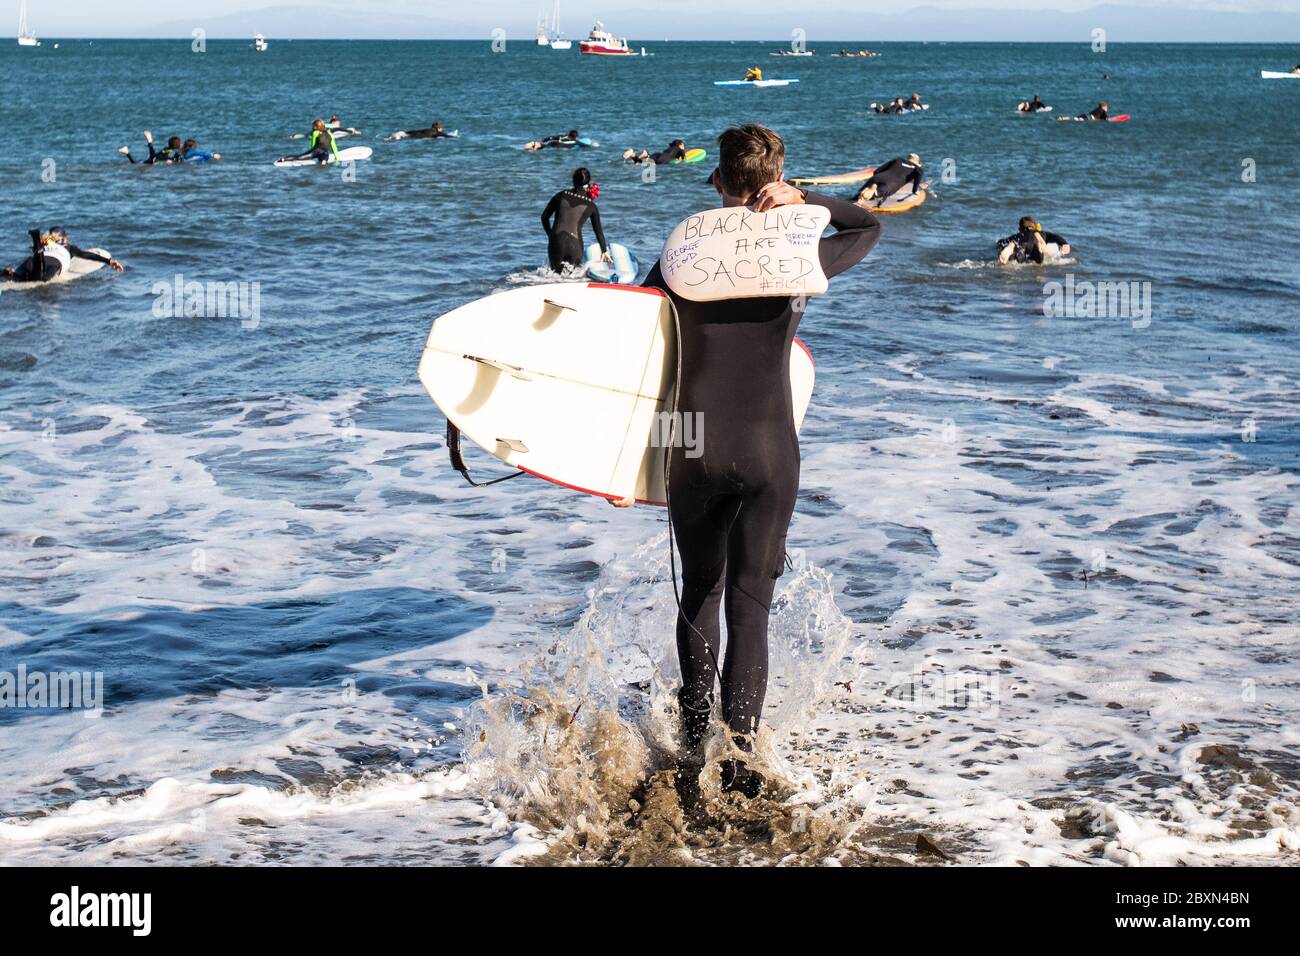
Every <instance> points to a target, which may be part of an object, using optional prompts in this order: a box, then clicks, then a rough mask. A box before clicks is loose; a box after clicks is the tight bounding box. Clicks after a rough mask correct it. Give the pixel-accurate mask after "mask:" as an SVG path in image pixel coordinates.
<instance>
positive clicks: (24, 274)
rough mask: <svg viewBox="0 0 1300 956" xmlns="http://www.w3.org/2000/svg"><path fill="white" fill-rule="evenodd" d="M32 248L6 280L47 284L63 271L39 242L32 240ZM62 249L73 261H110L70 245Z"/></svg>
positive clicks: (61, 265)
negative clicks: (30, 252)
mask: <svg viewBox="0 0 1300 956" xmlns="http://www.w3.org/2000/svg"><path fill="white" fill-rule="evenodd" d="M32 246H33V249H32V254H31V255H30V256H28V257H27V258H26V259H25V260H23V262H22V263H21V264H19V265H18V266H17V267H15V269H14V274H13V275H12V276H8V277H7V278H9V279H10V280H12V281H14V282H49V281H50V280H51V279H53V278H55V277H56V276H57V275H58V274H59V273H60V272H62V271H63V263H61V262H60V261H59V260H58V259H56V258H55V257H54V256H47V255H46V254H45V246H44V245H43V244H41V242H40V241H39V240H34V241H33V243H32ZM63 248H65V249H67V250H68V255H69V256H71V257H72V258H73V259H91V260H93V261H95V262H103V263H105V264H107V263H109V262H111V261H112V260H111V259H109V257H108V256H101V255H100V254H99V253H97V252H88V251H86V250H85V249H78V248H77V247H76V246H74V245H72V244H71V243H68V244H67V245H65V246H64V247H63Z"/></svg>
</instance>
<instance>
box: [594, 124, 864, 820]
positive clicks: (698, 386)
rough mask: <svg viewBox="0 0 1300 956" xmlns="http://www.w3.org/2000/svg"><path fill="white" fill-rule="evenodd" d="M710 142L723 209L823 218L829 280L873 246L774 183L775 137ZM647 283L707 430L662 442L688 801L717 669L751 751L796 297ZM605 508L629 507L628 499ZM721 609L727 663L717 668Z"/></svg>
mask: <svg viewBox="0 0 1300 956" xmlns="http://www.w3.org/2000/svg"><path fill="white" fill-rule="evenodd" d="M718 146H719V148H720V156H719V162H718V168H717V169H716V170H714V173H713V177H712V184H713V186H714V188H715V189H716V190H717V191H718V193H719V194H720V195H721V197H722V204H723V205H724V206H727V207H745V206H747V207H749V210H751V211H752V212H751V213H747V214H748V215H753V214H758V213H765V212H767V211H769V210H774V209H778V208H779V207H793V206H798V205H802V204H805V203H807V204H810V205H812V206H824V207H825V208H826V209H827V210H829V212H830V225H831V227H832V228H833V229H834V230H835V232H833V233H830V234H828V235H826V236H825V237H823V238H822V239H821V240H820V243H819V244H818V246H817V259H818V261H819V262H820V264H821V268H822V271H823V272H824V273H825V275H826V277H827V278H830V277H832V276H835V275H838V274H839V273H841V272H843V271H845V270H846V269H848V268H849V267H851V266H853V265H856V264H857V263H858V262H860V261H861V260H862V259H863V258H864V257H865V256H866V255H867V253H868V252H870V251H871V248H872V247H873V246H874V245H875V244H876V241H877V239H879V238H880V224H879V222H878V221H877V220H876V218H875V217H874V216H873V215H872V214H871V213H870V212H868V211H867V210H865V209H862V208H860V207H858V206H855V205H854V204H853V203H850V202H845V201H844V200H841V199H833V198H831V197H829V196H821V195H815V194H813V193H809V192H807V191H805V190H801V189H797V188H796V187H794V186H791V185H790V184H789V183H785V182H782V181H781V180H782V177H783V176H784V174H785V144H784V143H783V142H782V140H781V137H780V136H778V135H777V134H776V133H775V132H773V131H772V130H770V129H767V128H766V127H763V126H758V125H749V126H742V127H738V128H732V129H728V130H727V131H726V132H724V133H723V134H722V135H721V136H720V137H718ZM738 211H741V212H743V210H738ZM645 284H646V285H647V286H652V287H655V288H658V289H663V290H664V291H665V292H667V294H668V295H669V296H670V297H671V299H672V301H673V304H674V306H675V307H676V310H677V315H678V321H679V324H680V329H681V341H680V363H681V381H680V395H679V398H678V403H677V408H678V411H679V412H680V413H681V415H682V416H683V417H686V416H698V418H697V419H696V420H697V421H700V422H702V423H703V425H704V426H705V427H703V428H702V429H701V430H700V431H699V432H698V434H699V435H700V438H701V440H700V441H699V442H698V443H697V444H696V445H695V447H693V448H692V449H691V451H690V454H687V449H686V448H685V447H683V444H682V443H679V442H674V443H673V444H674V447H672V448H671V449H670V451H669V459H670V461H669V468H668V472H669V473H668V509H669V517H670V520H671V524H672V530H673V533H674V535H675V536H676V540H677V546H678V550H679V551H680V552H681V561H682V592H681V609H680V613H679V615H678V618H677V654H678V658H679V660H680V663H681V668H682V688H681V690H680V691H679V692H678V703H679V705H680V709H681V737H682V741H681V742H682V753H681V754H680V755H679V760H678V771H677V782H678V789H679V793H683V794H684V797H683V803H686V802H687V801H688V800H689V799H691V797H690V795H691V794H692V793H693V792H694V791H695V788H696V787H697V786H698V779H699V775H700V771H701V769H702V766H703V745H704V738H705V733H706V730H707V727H708V721H709V714H710V713H711V711H712V709H713V700H714V677H715V675H719V676H720V677H721V681H722V718H723V720H724V721H725V722H726V724H727V726H728V728H729V729H730V731H731V734H732V737H733V740H734V741H735V743H736V745H737V746H738V747H739V749H740V750H741V751H742V752H748V751H749V750H750V749H751V746H752V741H753V737H754V734H755V733H756V732H757V730H758V725H759V718H760V716H761V714H762V711H763V700H764V697H765V695H766V692H767V651H768V649H767V630H768V617H769V615H770V612H771V603H772V593H773V591H774V590H775V587H776V579H777V577H779V576H780V574H781V571H782V569H783V567H784V561H785V539H786V532H787V529H788V528H789V524H790V518H791V516H792V514H793V512H794V506H795V497H796V495H797V493H798V490H799V438H798V435H797V434H796V432H795V427H794V414H793V406H792V399H791V389H790V349H791V346H792V343H793V340H794V334H795V330H796V329H797V327H798V325H799V319H800V318H801V317H802V314H803V305H802V302H803V301H806V300H803V299H801V298H799V297H792V296H790V295H788V294H781V293H779V292H778V293H776V294H775V295H772V294H767V295H766V296H765V297H760V298H725V299H715V300H713V301H694V300H691V299H687V298H683V297H682V296H680V295H678V294H676V293H674V292H673V291H672V289H671V288H670V287H669V282H668V281H667V280H666V279H665V277H664V272H663V262H662V261H660V262H659V263H657V264H656V265H655V267H654V268H653V269H652V270H651V271H650V274H649V276H648V277H647V278H646V281H645ZM613 503H614V504H615V505H617V506H620V507H626V506H628V505H630V504H632V501H631V499H626V498H625V499H622V500H620V501H615V502H613ZM723 605H725V609H726V616H727V656H726V660H725V661H724V662H723V663H722V665H721V669H720V672H719V669H718V661H717V655H718V647H719V640H720V633H719V620H718V611H719V608H720V606H723ZM722 783H723V787H724V788H725V789H727V790H729V791H738V792H740V793H743V794H745V795H747V796H750V797H753V796H757V795H758V793H759V792H761V790H762V787H763V779H762V777H761V776H760V775H759V774H758V773H757V772H756V771H754V770H753V769H751V768H749V767H748V766H747V765H746V764H745V763H744V761H743V760H728V761H726V762H725V763H724V764H723V766H722Z"/></svg>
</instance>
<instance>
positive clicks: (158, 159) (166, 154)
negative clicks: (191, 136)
mask: <svg viewBox="0 0 1300 956" xmlns="http://www.w3.org/2000/svg"><path fill="white" fill-rule="evenodd" d="M144 141H145V145H146V146H148V147H149V158H148V159H146V160H143V161H142V165H144V166H154V165H158V164H160V163H161V164H171V163H180V162H184V160H185V157H184V156H183V155H182V153H183V151H184V147H183V146H182V144H181V138H180V137H179V136H173V137H171V138H170V139H168V140H167V145H166V146H164V147H163V148H162V149H155V148H154V145H153V133H151V132H149V131H148V130H145V131H144ZM118 152H119V153H121V154H122V155H123V156H125V157H126V158H127V160H128V161H130V162H132V163H134V162H135V161H136V160H135V157H134V156H132V155H131V147H130V146H123V147H121V148H119V149H118Z"/></svg>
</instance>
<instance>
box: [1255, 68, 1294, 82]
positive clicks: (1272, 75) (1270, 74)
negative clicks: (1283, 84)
mask: <svg viewBox="0 0 1300 956" xmlns="http://www.w3.org/2000/svg"><path fill="white" fill-rule="evenodd" d="M1259 75H1260V76H1261V77H1263V78H1264V79H1266V80H1300V73H1279V72H1277V71H1276V70H1260V71H1259Z"/></svg>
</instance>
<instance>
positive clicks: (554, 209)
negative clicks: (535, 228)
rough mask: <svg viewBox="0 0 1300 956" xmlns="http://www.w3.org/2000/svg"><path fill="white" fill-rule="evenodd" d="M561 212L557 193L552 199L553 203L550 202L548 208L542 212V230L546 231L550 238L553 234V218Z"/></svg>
mask: <svg viewBox="0 0 1300 956" xmlns="http://www.w3.org/2000/svg"><path fill="white" fill-rule="evenodd" d="M559 211H560V197H559V194H558V193H557V194H556V195H554V196H552V197H551V201H550V202H548V203H547V204H546V208H545V209H543V210H542V229H543V230H545V232H546V235H547V236H550V234H551V218H552V217H553V216H555V215H557V214H558V213H559Z"/></svg>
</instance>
